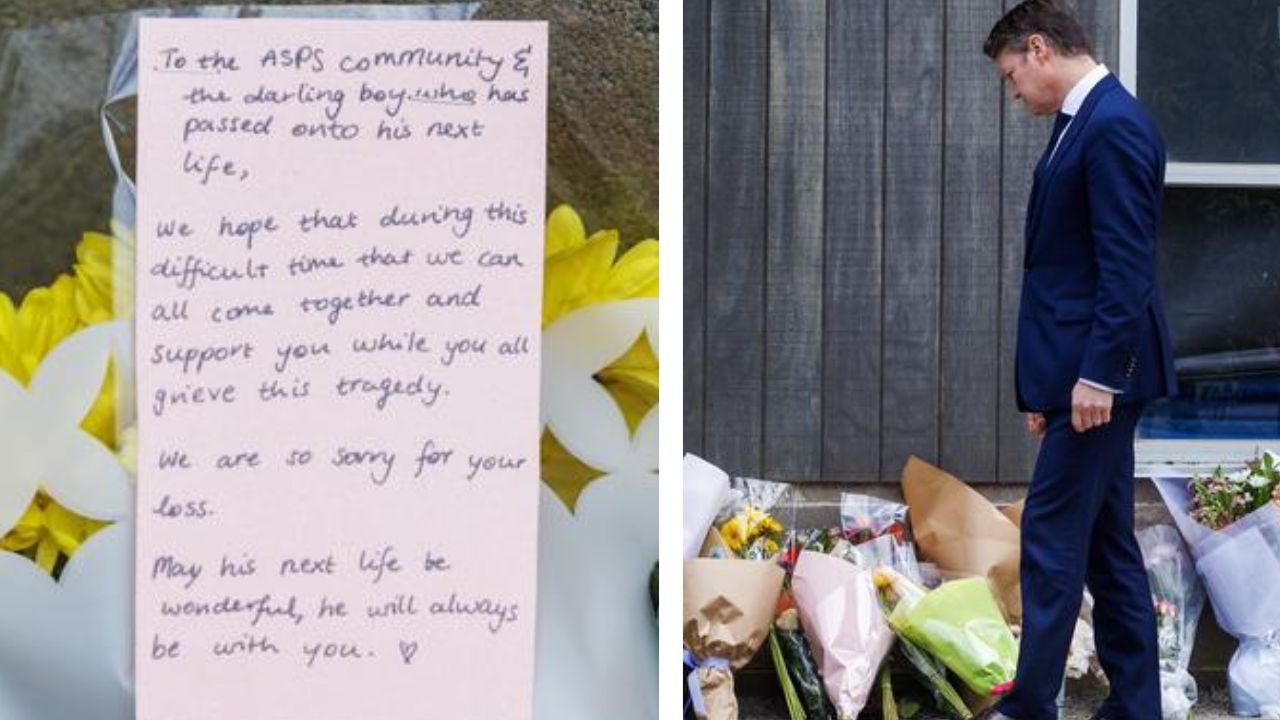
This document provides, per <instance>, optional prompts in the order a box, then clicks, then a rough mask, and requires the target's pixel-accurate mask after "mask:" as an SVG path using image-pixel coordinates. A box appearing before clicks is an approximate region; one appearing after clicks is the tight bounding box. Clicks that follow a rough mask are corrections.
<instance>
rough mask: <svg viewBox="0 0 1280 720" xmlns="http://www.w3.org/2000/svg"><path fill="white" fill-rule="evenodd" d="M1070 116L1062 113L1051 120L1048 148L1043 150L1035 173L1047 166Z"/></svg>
mask: <svg viewBox="0 0 1280 720" xmlns="http://www.w3.org/2000/svg"><path fill="white" fill-rule="evenodd" d="M1071 118H1072V116H1071V115H1068V114H1066V113H1064V112H1060V113H1058V116H1057V117H1056V118H1054V120H1053V135H1051V136H1050V137H1049V147H1047V148H1045V149H1044V155H1042V156H1041V157H1040V164H1039V165H1038V166H1037V167H1036V170H1037V171H1040V170H1044V169H1045V167H1047V166H1048V165H1049V156H1051V155H1053V154H1054V152H1053V150H1054V148H1056V147H1057V146H1058V138H1060V137H1062V131H1063V130H1065V129H1066V127H1067V123H1069V122H1071Z"/></svg>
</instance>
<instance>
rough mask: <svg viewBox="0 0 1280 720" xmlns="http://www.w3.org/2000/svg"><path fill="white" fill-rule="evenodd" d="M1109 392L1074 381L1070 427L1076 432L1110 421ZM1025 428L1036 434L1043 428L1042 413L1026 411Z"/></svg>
mask: <svg viewBox="0 0 1280 720" xmlns="http://www.w3.org/2000/svg"><path fill="white" fill-rule="evenodd" d="M1113 399H1114V398H1113V397H1112V395H1111V393H1109V392H1107V391H1105V390H1099V389H1098V388H1095V387H1092V386H1089V385H1086V384H1085V383H1082V382H1080V381H1078V380H1077V381H1076V386H1075V387H1074V388H1072V389H1071V427H1072V428H1073V429H1075V431H1076V432H1078V433H1082V432H1084V431H1086V430H1089V429H1092V428H1096V427H1098V426H1100V425H1106V424H1107V423H1109V422H1111V404H1112V401H1113ZM1027 429H1028V430H1030V431H1031V432H1032V433H1033V434H1035V435H1037V436H1043V435H1044V430H1045V422H1044V413H1038V412H1031V413H1027Z"/></svg>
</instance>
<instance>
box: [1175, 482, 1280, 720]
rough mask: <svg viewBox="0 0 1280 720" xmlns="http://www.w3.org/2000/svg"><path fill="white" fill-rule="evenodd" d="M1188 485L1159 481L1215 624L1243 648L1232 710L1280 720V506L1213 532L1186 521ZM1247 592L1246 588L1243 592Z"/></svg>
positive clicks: (1234, 672)
mask: <svg viewBox="0 0 1280 720" xmlns="http://www.w3.org/2000/svg"><path fill="white" fill-rule="evenodd" d="M1187 482H1188V478H1185V477H1176V478H1175V477H1164V478H1156V479H1155V483H1156V488H1157V489H1158V490H1159V491H1160V495H1161V496H1162V497H1163V498H1164V501H1165V504H1166V505H1167V506H1168V508H1169V512H1170V514H1171V515H1172V516H1173V518H1174V521H1175V522H1176V523H1177V525H1178V529H1179V531H1180V532H1181V533H1182V536H1183V539H1185V540H1186V542H1187V547H1188V548H1189V549H1190V551H1191V555H1192V557H1193V558H1195V564H1196V569H1197V571H1199V573H1200V577H1201V579H1202V580H1203V581H1204V588H1205V592H1206V593H1207V594H1208V596H1209V600H1210V602H1211V604H1212V605H1213V612H1214V616H1215V617H1216V618H1217V620H1218V625H1219V626H1221V627H1222V629H1223V630H1225V631H1226V632H1228V633H1230V634H1231V635H1233V636H1235V637H1236V638H1238V639H1239V640H1240V646H1239V647H1238V648H1236V652H1235V654H1234V655H1233V656H1232V658H1231V664H1230V666H1229V667H1228V670H1227V681H1228V685H1229V686H1230V689H1231V705H1232V710H1233V711H1234V712H1236V713H1237V714H1244V715H1256V714H1258V713H1260V712H1262V709H1263V708H1269V709H1270V710H1269V712H1271V713H1272V715H1271V717H1280V643H1278V642H1276V638H1277V634H1278V633H1280V606H1277V605H1276V604H1275V603H1267V602H1258V601H1257V599H1258V598H1264V597H1265V598H1271V597H1280V506H1277V505H1276V504H1275V503H1271V502H1269V503H1266V504H1265V505H1264V506H1263V507H1262V508H1260V509H1258V510H1255V511H1254V512H1252V513H1250V514H1248V515H1246V516H1245V517H1244V518H1242V519H1240V520H1237V521H1236V522H1234V523H1232V524H1230V525H1228V526H1227V527H1225V528H1223V529H1222V530H1218V531H1216V532H1215V531H1212V530H1209V529H1208V528H1206V527H1204V526H1203V525H1200V524H1199V523H1196V522H1195V521H1194V520H1193V519H1191V517H1190V515H1189V514H1188V510H1187V508H1188V506H1189V504H1190V494H1189V491H1188V489H1187ZM1242 588H1248V592H1243V591H1242V590H1241V589H1242Z"/></svg>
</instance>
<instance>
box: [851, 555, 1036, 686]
mask: <svg viewBox="0 0 1280 720" xmlns="http://www.w3.org/2000/svg"><path fill="white" fill-rule="evenodd" d="M874 579H875V586H876V589H877V590H878V591H879V597H880V602H881V604H882V605H883V607H884V613H885V615H886V616H887V617H888V620H889V625H890V626H891V627H892V628H893V629H894V631H895V632H897V633H898V634H899V635H901V636H902V637H905V638H906V639H908V640H910V641H912V642H914V643H915V644H917V645H919V646H920V647H921V648H922V649H924V650H925V651H927V652H929V653H930V654H932V655H933V656H934V657H936V658H938V659H939V660H941V661H942V662H943V664H945V665H946V666H947V667H948V668H949V669H950V670H951V671H952V672H954V673H955V674H956V677H958V678H959V679H960V680H961V681H962V682H963V683H964V684H965V685H967V686H968V687H969V689H971V690H973V691H974V692H975V693H977V694H978V695H979V696H981V697H991V696H994V695H1001V694H1003V693H1005V692H1008V691H1009V690H1010V689H1012V688H1013V673H1014V670H1015V669H1016V666H1017V661H1018V644H1017V642H1016V641H1015V640H1014V639H1013V633H1012V632H1010V630H1009V626H1008V625H1007V624H1005V621H1004V616H1003V615H1001V613H1000V608H999V606H998V605H997V604H996V599H995V596H994V595H993V594H992V592H991V587H990V586H989V585H988V584H987V580H986V579H985V578H963V579H960V580H952V581H950V582H945V583H943V584H942V585H940V586H938V587H937V588H936V589H934V590H926V589H925V588H923V587H921V586H920V585H918V584H917V583H915V582H914V581H913V580H911V579H910V578H908V577H906V576H905V575H903V574H901V573H899V572H897V571H895V570H893V569H892V568H888V567H879V568H876V569H875V571H874Z"/></svg>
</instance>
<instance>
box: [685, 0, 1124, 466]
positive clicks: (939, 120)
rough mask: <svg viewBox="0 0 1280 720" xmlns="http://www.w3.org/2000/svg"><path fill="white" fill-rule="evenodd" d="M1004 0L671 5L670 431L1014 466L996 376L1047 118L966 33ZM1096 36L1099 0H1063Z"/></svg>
mask: <svg viewBox="0 0 1280 720" xmlns="http://www.w3.org/2000/svg"><path fill="white" fill-rule="evenodd" d="M1014 4H1016V3H1015V2H1014V0H945V2H943V1H940V0H839V1H837V0H827V2H822V1H821V0H773V1H772V2H769V1H768V0H691V1H690V2H687V3H686V5H685V41H684V42H685V52H686V58H685V66H684V80H685V117H684V123H685V126H684V140H685V150H684V151H685V170H684V173H685V174H684V178H685V200H684V207H685V220H684V222H685V238H684V242H685V286H686V287H685V319H684V323H685V334H684V342H685V355H684V359H685V398H684V408H685V412H684V420H685V428H684V438H685V449H686V450H688V451H691V452H696V453H699V454H701V455H704V456H705V457H706V458H707V459H708V460H710V461H712V462H714V463H716V464H718V465H720V466H722V467H724V468H725V469H726V470H728V471H730V472H731V473H733V474H738V475H756V476H761V475H763V476H766V477H774V478H777V479H784V480H788V481H806V480H812V481H829V482H831V481H839V482H847V481H861V482H881V481H884V482H896V481H897V479H898V475H899V473H900V471H901V468H902V463H903V462H904V460H905V458H906V456H907V455H908V454H912V453H914V454H918V455H921V456H922V457H925V458H926V459H928V460H930V461H933V462H938V463H941V464H942V465H943V466H944V467H946V468H947V469H948V470H951V471H952V472H955V473H956V474H958V475H960V476H961V477H963V478H965V479H968V480H971V481H975V482H992V481H999V482H1013V483H1021V482H1026V480H1027V478H1028V477H1029V475H1030V471H1031V465H1032V463H1033V461H1034V459H1035V443H1034V441H1033V439H1032V438H1031V437H1030V435H1029V434H1028V433H1027V432H1026V429H1025V424H1024V422H1023V420H1022V417H1021V415H1019V414H1018V412H1017V409H1016V408H1015V407H1014V399H1013V362H1012V361H1013V340H1014V330H1015V320H1016V313H1017V303H1018V297H1019V280H1020V276H1021V272H1022V249H1023V248H1022V244H1023V221H1024V218H1025V211H1026V202H1027V196H1028V194H1029V193H1030V187H1031V186H1030V176H1031V170H1032V166H1033V165H1034V163H1035V161H1036V159H1037V158H1038V157H1039V155H1040V153H1041V151H1043V149H1044V144H1045V142H1046V141H1047V139H1048V137H1049V133H1050V130H1049V124H1048V121H1046V120H1044V119H1039V118H1031V117H1029V116H1028V115H1027V113H1026V111H1025V110H1024V109H1023V108H1022V107H1021V106H1015V105H1014V104H1013V103H1012V101H1011V100H1010V98H1009V97H1008V94H1007V92H1006V91H1004V89H1003V88H1001V87H1000V85H999V83H998V80H997V79H996V77H995V73H994V72H993V71H992V70H991V67H990V65H989V62H988V61H987V59H986V58H985V57H984V56H983V55H982V53H981V51H982V42H983V40H985V39H986V33H987V31H988V30H989V29H990V27H991V25H992V23H994V22H995V20H996V19H997V18H998V17H999V15H1000V13H1001V12H1002V11H1003V10H1005V9H1007V8H1009V7H1012V6H1013V5H1014ZM1077 6H1078V7H1079V10H1080V14H1081V17H1082V19H1083V20H1084V22H1085V26H1086V28H1087V30H1088V31H1089V32H1090V35H1091V37H1092V39H1093V41H1094V44H1095V49H1096V50H1097V53H1098V55H1099V56H1100V59H1101V60H1102V61H1103V62H1107V63H1109V65H1111V66H1112V68H1113V69H1115V64H1116V62H1117V59H1118V44H1119V43H1118V33H1117V23H1118V17H1119V0H1078V3H1077Z"/></svg>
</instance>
